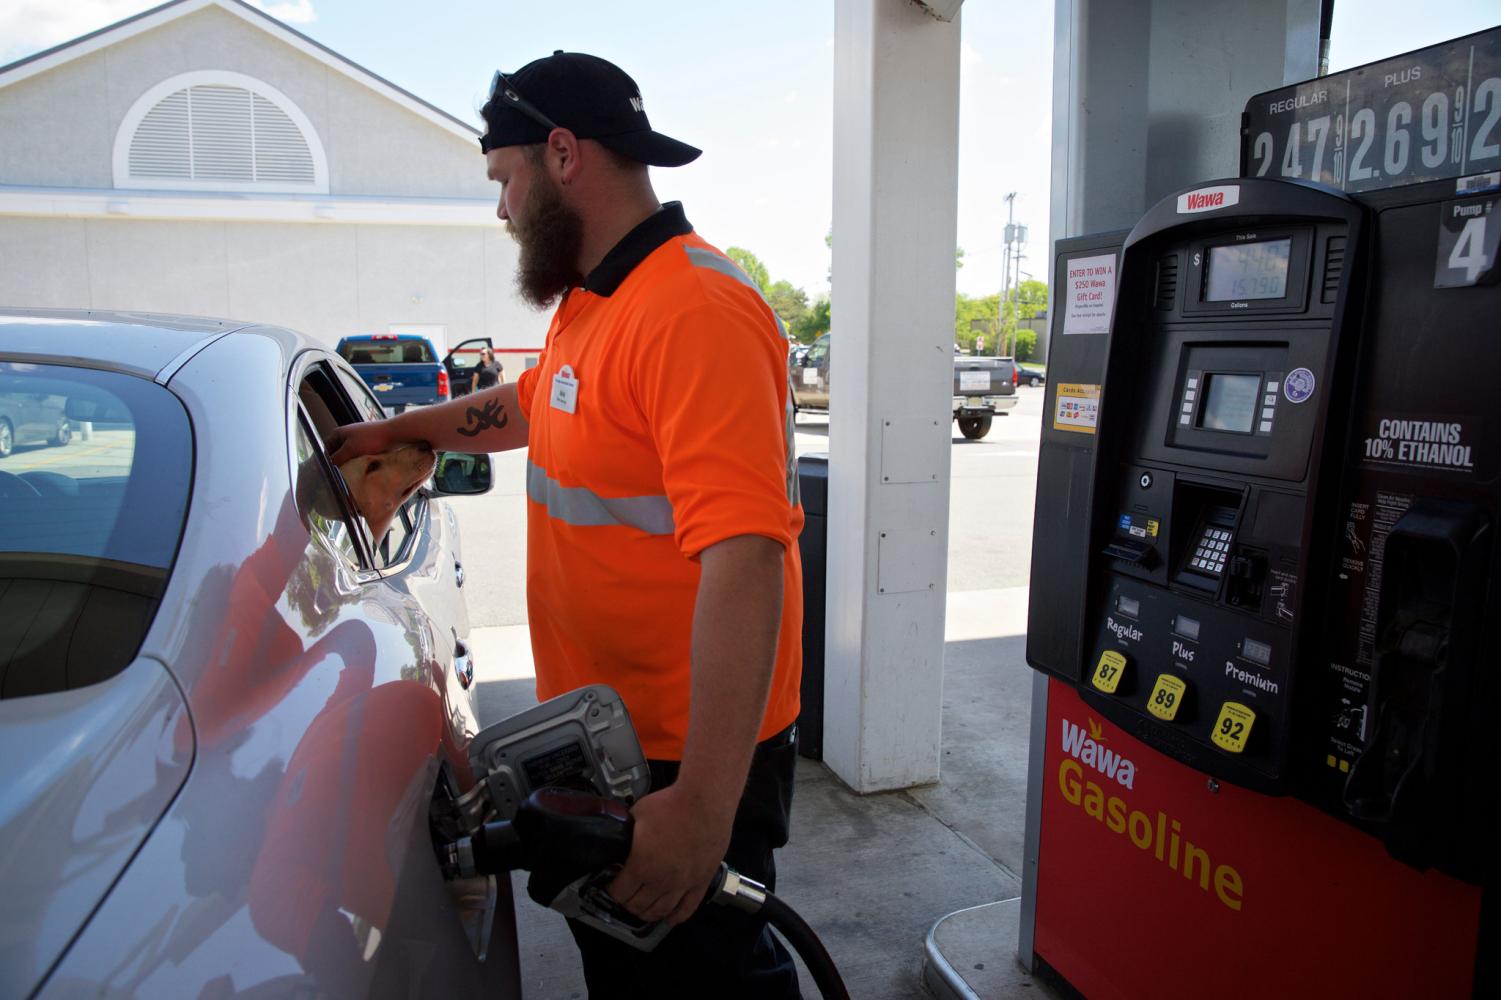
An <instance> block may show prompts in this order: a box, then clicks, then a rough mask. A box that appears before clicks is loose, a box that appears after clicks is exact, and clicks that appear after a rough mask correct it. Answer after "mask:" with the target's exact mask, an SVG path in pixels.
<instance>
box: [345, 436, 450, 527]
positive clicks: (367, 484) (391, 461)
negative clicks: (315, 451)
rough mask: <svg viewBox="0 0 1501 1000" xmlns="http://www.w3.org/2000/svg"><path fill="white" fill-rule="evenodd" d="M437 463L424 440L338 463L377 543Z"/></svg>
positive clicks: (355, 502)
mask: <svg viewBox="0 0 1501 1000" xmlns="http://www.w3.org/2000/svg"><path fill="white" fill-rule="evenodd" d="M356 426H357V425H356ZM344 429H345V430H353V429H354V428H353V427H347V428H344ZM345 447H347V443H346V445H345ZM343 450H344V449H343V448H341V449H340V451H341V452H342V451H343ZM436 462H437V456H436V455H434V454H433V450H432V449H431V448H429V447H428V446H427V445H426V444H424V443H417V444H402V445H397V446H396V447H395V448H390V449H388V450H386V451H381V452H377V453H375V454H357V455H356V457H354V458H348V459H345V460H344V461H342V462H340V463H339V472H340V473H342V474H343V476H344V482H345V483H346V484H347V485H348V486H349V495H350V496H351V497H353V498H354V505H355V507H356V508H357V509H358V510H359V513H360V516H361V517H363V518H364V519H365V523H366V524H368V525H369V526H370V538H371V540H372V541H374V542H375V544H377V545H379V544H380V540H381V539H382V538H384V537H386V531H387V530H388V529H389V528H390V527H391V520H392V518H394V517H395V516H396V511H397V510H398V509H400V507H401V505H402V504H404V503H406V502H407V498H408V497H410V496H411V495H412V494H413V493H416V492H417V488H418V487H419V486H421V485H422V484H423V483H425V482H427V480H428V478H429V477H430V476H432V474H433V466H434V464H435V463H436Z"/></svg>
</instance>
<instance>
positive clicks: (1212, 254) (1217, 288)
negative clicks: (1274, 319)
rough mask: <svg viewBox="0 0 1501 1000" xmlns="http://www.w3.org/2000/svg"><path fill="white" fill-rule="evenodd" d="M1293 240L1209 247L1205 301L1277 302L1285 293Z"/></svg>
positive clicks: (1205, 278)
mask: <svg viewBox="0 0 1501 1000" xmlns="http://www.w3.org/2000/svg"><path fill="white" fill-rule="evenodd" d="M1292 246H1293V241H1292V240H1290V239H1287V240H1267V241H1265V242H1262V243H1237V244H1234V245H1233V246H1223V247H1210V248H1209V265H1208V267H1206V268H1205V269H1204V271H1205V274H1204V301H1205V302H1229V301H1231V300H1236V301H1239V300H1242V299H1280V298H1282V297H1283V296H1284V295H1286V294H1287V260H1288V255H1289V254H1291V253H1292Z"/></svg>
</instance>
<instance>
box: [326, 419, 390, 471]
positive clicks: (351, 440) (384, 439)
mask: <svg viewBox="0 0 1501 1000" xmlns="http://www.w3.org/2000/svg"><path fill="white" fill-rule="evenodd" d="M397 443H398V442H397V440H396V437H395V435H393V434H392V433H391V423H390V421H389V420H369V421H366V422H364V423H355V424H345V425H344V426H343V427H340V428H338V429H337V430H335V431H334V432H333V433H332V434H330V435H329V436H328V439H327V440H325V441H324V442H323V447H324V448H326V449H327V450H328V457H329V460H330V461H332V462H333V463H334V464H335V465H337V466H338V467H339V468H340V469H343V468H344V465H345V463H346V462H348V461H349V460H350V459H353V458H359V457H360V456H362V455H378V454H380V453H381V452H384V451H390V450H391V449H393V448H395V447H396V445H397Z"/></svg>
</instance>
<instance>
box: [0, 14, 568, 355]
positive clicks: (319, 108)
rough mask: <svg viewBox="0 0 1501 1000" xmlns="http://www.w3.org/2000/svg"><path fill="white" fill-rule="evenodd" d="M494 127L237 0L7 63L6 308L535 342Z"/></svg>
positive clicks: (328, 337) (538, 326) (2, 74)
mask: <svg viewBox="0 0 1501 1000" xmlns="http://www.w3.org/2000/svg"><path fill="white" fill-rule="evenodd" d="M477 138H478V133H477V132H476V131H475V129H474V128H472V127H471V126H469V125H468V124H466V123H465V122H463V121H460V120H459V119H457V118H455V117H453V116H451V115H449V114H447V113H445V112H443V111H440V110H439V109H438V108H435V107H433V106H432V105H430V104H428V103H426V102H425V101H423V100H421V99H420V98H418V97H416V96H414V95H412V94H409V93H407V92H406V91H404V90H402V89H401V88H399V87H397V86H395V85H394V84H392V83H389V82H388V81H386V80H383V79H381V78H380V77H378V76H376V75H375V74H373V73H371V72H369V71H368V70H366V69H364V68H362V67H360V66H358V65H356V64H354V63H352V62H350V61H349V60H347V59H345V58H343V57H342V56H340V55H338V54H337V53H335V52H332V51H330V50H328V49H326V48H324V47H323V46H321V45H319V44H318V43H317V42H315V41H313V40H312V39H310V38H308V37H307V36H305V35H302V34H300V33H298V32H296V31H293V30H292V29H291V28H288V27H287V26H286V25H284V24H282V23H281V22H279V21H277V20H275V19H273V18H271V17H269V16H267V15H266V14H264V13H262V12H260V11H258V10H256V9H254V8H252V7H249V6H247V5H245V4H243V3H240V2H238V0H177V2H175V3H168V4H166V5H165V6H162V7H158V8H156V9H154V10H151V11H147V12H146V13H144V14H141V15H139V16H137V17H133V18H129V19H127V20H124V21H120V22H119V23H117V24H114V25H111V26H110V27H107V28H104V29H102V30H100V31H97V32H94V33H93V34H90V35H85V36H84V37H82V38H78V39H75V40H74V41H72V42H68V43H66V44H64V45H60V46H58V47H56V48H53V49H50V50H48V51H46V52H42V53H39V54H37V55H34V56H32V57H30V58H28V59H23V60H21V61H20V62H17V63H13V64H11V65H9V66H5V67H0V305H5V306H45V307H62V308H94V309H121V310H144V311H150V312H171V313H186V314H196V315H207V316H221V317H229V318H234V319H243V320H254V321H260V322H267V323H274V324H277V325H281V326H288V327H291V328H293V329H297V330H301V331H302V332H304V333H307V334H310V335H312V336H314V337H317V338H319V339H321V340H323V341H326V342H327V343H329V344H332V343H333V342H335V341H336V340H337V339H338V338H339V337H341V336H344V335H346V334H351V333H362V332H402V331H411V332H420V333H425V334H428V335H429V336H431V337H432V338H433V339H434V341H435V342H436V344H437V346H439V347H440V349H441V348H442V346H443V344H445V343H446V344H448V345H450V346H452V345H456V344H458V343H460V342H461V341H463V340H465V339H468V338H471V337H479V336H489V337H491V338H492V340H493V341H494V343H495V345H496V346H497V348H502V349H504V348H535V347H537V346H539V345H540V344H541V343H542V339H543V334H544V331H545V330H546V317H545V316H543V315H541V314H538V313H536V312H534V311H532V310H531V309H529V308H528V307H526V306H525V305H524V304H523V303H522V302H521V301H520V300H519V299H518V298H517V296H516V294H515V291H514V284H513V275H514V272H515V264H516V247H515V244H514V243H513V242H512V240H511V238H510V237H509V236H507V235H506V233H505V232H504V230H503V228H502V226H501V224H500V223H499V221H498V220H497V219H496V217H495V202H496V197H497V195H498V193H499V192H498V189H497V188H496V187H495V185H494V184H492V183H491V182H489V181H487V180H486V179H485V176H484V159H483V157H482V156H481V154H480V150H479V145H478V142H477V141H476V140H477ZM508 367H509V366H508Z"/></svg>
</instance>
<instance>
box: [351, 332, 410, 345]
mask: <svg viewBox="0 0 1501 1000" xmlns="http://www.w3.org/2000/svg"><path fill="white" fill-rule="evenodd" d="M426 339H427V337H426V336H424V335H423V334H420V333H354V334H350V335H349V336H348V337H340V338H339V343H341V344H347V343H350V342H352V341H356V340H426Z"/></svg>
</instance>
